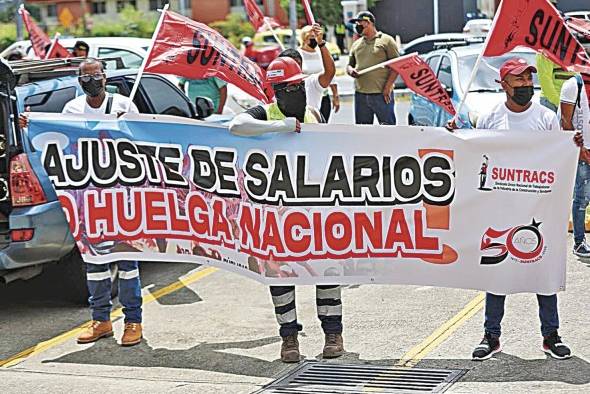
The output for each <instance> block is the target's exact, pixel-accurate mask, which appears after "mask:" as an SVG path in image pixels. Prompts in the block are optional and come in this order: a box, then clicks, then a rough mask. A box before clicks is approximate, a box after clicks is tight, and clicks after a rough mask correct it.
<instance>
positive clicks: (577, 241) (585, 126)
mask: <svg viewBox="0 0 590 394" xmlns="http://www.w3.org/2000/svg"><path fill="white" fill-rule="evenodd" d="M584 82H585V81H584V79H583V78H582V75H580V74H577V75H576V76H574V77H572V78H570V79H568V80H567V81H566V82H565V83H564V84H563V86H562V88H561V95H560V99H559V100H560V108H559V112H558V115H559V116H560V118H561V126H562V128H563V129H564V130H576V131H579V132H582V133H583V134H584V133H585V134H586V135H588V133H590V105H589V103H588V93H587V90H586V88H585V86H584ZM587 83H588V84H590V81H587ZM588 202H590V152H589V151H588V149H586V148H584V147H582V148H581V150H580V157H579V160H578V171H577V172H576V183H575V184H574V198H573V204H572V222H573V230H574V254H575V255H576V256H578V257H590V247H589V246H588V245H587V244H586V239H585V230H586V207H587V206H588Z"/></svg>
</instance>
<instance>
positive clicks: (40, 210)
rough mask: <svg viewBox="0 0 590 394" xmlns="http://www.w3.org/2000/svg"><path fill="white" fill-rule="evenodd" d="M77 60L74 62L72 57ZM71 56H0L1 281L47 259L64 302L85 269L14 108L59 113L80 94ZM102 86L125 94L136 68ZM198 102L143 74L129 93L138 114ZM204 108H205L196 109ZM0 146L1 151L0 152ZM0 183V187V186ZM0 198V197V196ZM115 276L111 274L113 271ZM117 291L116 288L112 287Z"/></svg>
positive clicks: (187, 108)
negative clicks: (20, 59)
mask: <svg viewBox="0 0 590 394" xmlns="http://www.w3.org/2000/svg"><path fill="white" fill-rule="evenodd" d="M78 62H79V60H78ZM74 65H75V63H74V61H73V60H72V59H60V60H50V61H33V62H31V64H30V65H26V62H18V63H15V69H14V70H12V68H11V66H10V65H9V64H8V62H6V61H4V60H3V59H2V60H0V91H2V94H1V95H0V109H1V111H0V117H1V119H0V121H1V122H2V129H1V134H0V142H2V141H4V145H2V144H1V143H0V185H2V187H3V188H4V196H3V199H2V198H0V278H1V279H2V280H3V281H4V282H5V283H7V282H10V281H13V280H16V279H29V278H31V277H34V276H36V275H38V274H40V273H41V272H42V271H43V269H44V268H45V267H46V266H47V265H48V264H49V263H58V264H59V265H60V266H61V267H60V270H59V272H60V280H59V282H58V283H59V286H60V291H62V292H63V293H64V294H63V296H64V297H65V298H67V299H70V300H72V301H76V302H82V301H85V300H86V299H87V289H86V280H85V267H84V264H81V257H80V254H79V252H78V249H77V247H76V245H75V243H74V239H73V237H72V235H71V233H70V230H69V226H68V224H67V222H66V219H65V216H64V214H63V212H62V209H61V206H60V204H59V202H58V200H57V196H56V193H55V190H54V189H53V187H52V185H51V181H50V180H49V178H48V176H47V174H46V172H45V170H44V168H43V166H42V163H41V157H40V156H41V152H39V151H36V150H35V149H34V148H33V146H32V144H31V142H30V141H29V140H28V138H27V134H26V133H24V132H22V131H21V130H20V129H19V128H18V122H17V119H18V113H20V112H22V111H23V110H24V109H25V108H30V110H31V111H32V112H61V110H62V109H63V107H64V105H65V104H66V103H67V102H68V101H70V100H71V99H73V98H74V97H76V96H78V95H81V94H83V92H82V90H81V88H80V86H79V84H78V82H77V79H78V76H77V74H78V71H77V67H74ZM106 74H107V90H108V91H110V92H118V93H120V94H123V95H129V93H130V91H131V88H132V85H133V83H134V81H135V77H136V75H137V70H129V69H122V70H107V71H106ZM201 100H208V99H204V98H197V101H198V102H197V106H196V107H195V105H194V104H193V103H191V102H190V101H189V99H188V98H187V97H186V95H184V94H183V93H182V92H181V91H180V90H179V89H178V88H177V87H176V86H175V85H174V84H173V83H171V82H170V81H168V80H167V79H166V78H165V77H163V76H160V75H156V74H150V73H145V74H144V75H143V77H142V79H141V83H140V87H139V90H138V93H137V95H136V96H135V98H134V103H135V104H136V105H137V107H138V109H139V111H140V112H142V113H148V114H169V115H175V116H182V117H189V118H195V119H203V118H205V117H207V116H209V115H210V114H211V113H212V111H213V105H212V103H210V101H208V103H209V104H210V105H209V106H206V105H200V104H203V103H202V102H200V101H201ZM197 108H198V109H203V108H205V112H197ZM2 147H3V148H4V150H3V152H2V151H1V150H2ZM2 187H0V189H2ZM0 197H2V196H0ZM112 277H113V280H115V278H116V275H115V273H114V272H113V275H112ZM114 288H116V286H115V287H114Z"/></svg>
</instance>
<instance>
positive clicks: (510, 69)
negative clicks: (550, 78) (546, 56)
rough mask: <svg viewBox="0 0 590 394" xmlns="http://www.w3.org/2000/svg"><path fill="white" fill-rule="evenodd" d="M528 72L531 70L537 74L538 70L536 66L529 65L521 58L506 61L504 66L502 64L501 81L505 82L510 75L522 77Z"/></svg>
mask: <svg viewBox="0 0 590 394" xmlns="http://www.w3.org/2000/svg"><path fill="white" fill-rule="evenodd" d="M526 70H531V72H533V73H536V72H537V68H536V67H535V66H532V65H530V64H528V63H527V61H526V60H525V59H523V58H521V57H515V58H512V59H509V60H506V61H505V62H504V64H502V67H500V81H503V80H504V78H506V75H508V74H510V75H520V74H522V73H523V72H525V71H526ZM498 82H499V81H498Z"/></svg>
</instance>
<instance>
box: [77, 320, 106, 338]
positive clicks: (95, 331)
mask: <svg viewBox="0 0 590 394" xmlns="http://www.w3.org/2000/svg"><path fill="white" fill-rule="evenodd" d="M112 336H113V325H112V324H111V321H110V320H107V321H98V320H92V321H91V322H90V324H89V325H88V328H87V329H86V331H84V332H83V333H82V334H80V336H79V337H78V343H91V342H96V341H98V340H99V339H100V338H107V337H112Z"/></svg>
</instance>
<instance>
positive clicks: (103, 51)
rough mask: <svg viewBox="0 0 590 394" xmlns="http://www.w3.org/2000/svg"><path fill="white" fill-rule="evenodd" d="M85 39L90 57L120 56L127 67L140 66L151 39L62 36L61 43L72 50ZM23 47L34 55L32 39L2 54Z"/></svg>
mask: <svg viewBox="0 0 590 394" xmlns="http://www.w3.org/2000/svg"><path fill="white" fill-rule="evenodd" d="M78 40H80V41H84V42H85V43H87V44H88V46H89V47H90V51H89V53H88V56H89V57H120V58H121V60H122V61H123V64H124V65H125V68H139V67H140V66H141V62H142V61H143V58H144V57H145V56H146V55H147V52H148V49H149V46H150V42H151V40H150V39H148V38H136V37H81V38H60V39H59V43H60V44H61V45H62V46H63V47H65V48H66V49H69V50H71V49H72V48H73V47H74V44H75V43H76V41H78ZM19 47H20V48H22V49H23V50H24V51H25V52H26V54H27V55H28V56H31V57H32V56H34V53H33V49H32V47H31V41H29V40H25V41H17V42H15V43H14V44H12V45H10V46H9V47H8V48H6V49H5V50H4V51H3V52H2V53H0V56H2V57H4V56H6V55H7V54H8V53H10V52H11V51H12V50H14V49H16V48H19Z"/></svg>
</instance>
